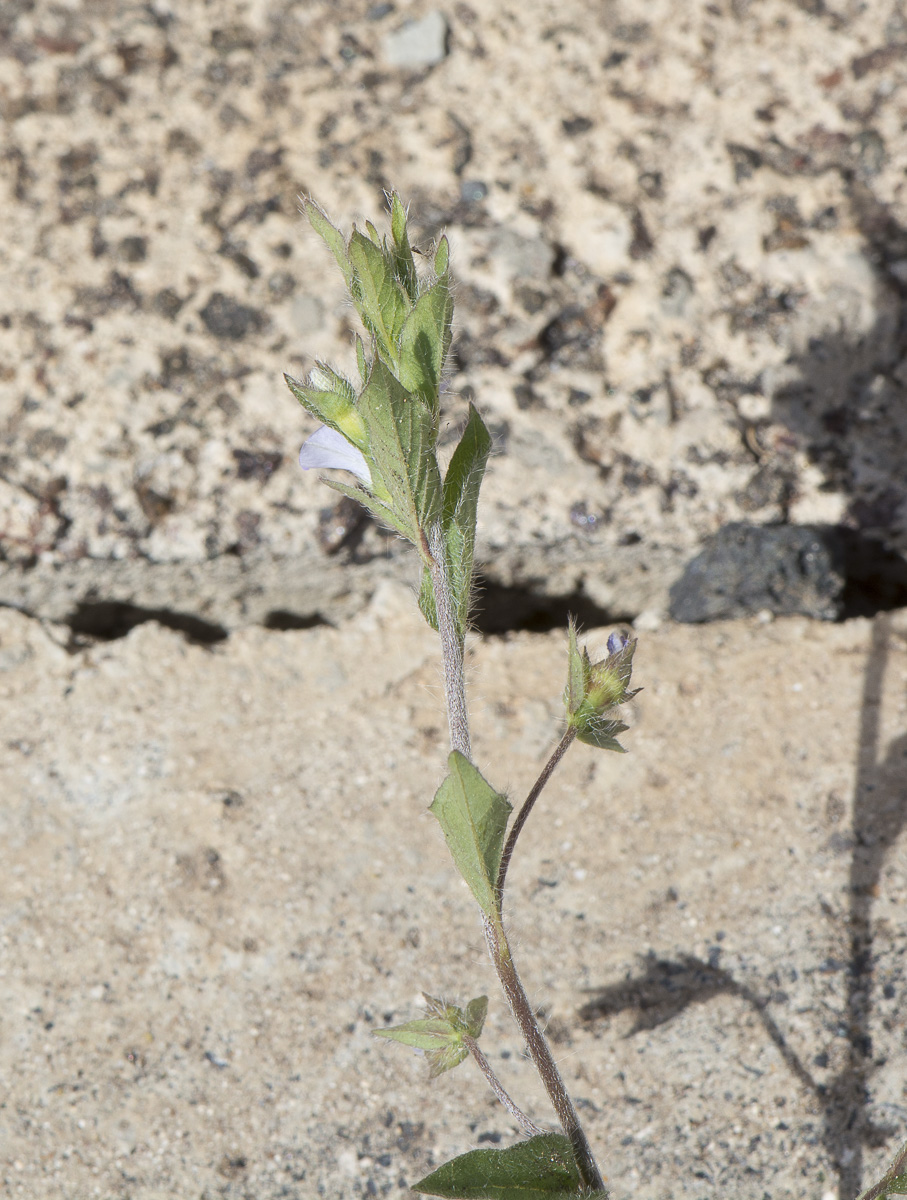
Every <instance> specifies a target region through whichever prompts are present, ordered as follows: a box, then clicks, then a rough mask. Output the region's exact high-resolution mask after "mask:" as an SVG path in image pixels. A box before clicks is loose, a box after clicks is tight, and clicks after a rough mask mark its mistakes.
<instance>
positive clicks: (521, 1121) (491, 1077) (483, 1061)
mask: <svg viewBox="0 0 907 1200" xmlns="http://www.w3.org/2000/svg"><path fill="white" fill-rule="evenodd" d="M463 1045H464V1046H465V1047H466V1049H467V1050H468V1051H469V1053H470V1054H471V1055H472V1057H473V1058H474V1059H475V1060H476V1062H477V1063H478V1065H479V1069H480V1070H481V1072H482V1074H483V1075H484V1076H485V1078H486V1079H487V1080H488V1086H489V1087H490V1088H491V1090H492V1091H493V1092H494V1094H495V1095H496V1096H497V1098H498V1099H499V1100H500V1102H501V1103H502V1104H503V1105H504V1107H505V1108H506V1109H507V1111H508V1112H509V1113H510V1115H511V1116H512V1117H513V1119H514V1120H515V1121H516V1122H517V1124H518V1125H519V1126H520V1128H521V1129H522V1130H523V1131H524V1132H525V1133H528V1134H529V1136H530V1137H534V1136H535V1135H536V1134H538V1133H544V1132H545V1130H544V1129H542V1128H541V1126H539V1125H536V1124H535V1122H534V1121H530V1120H529V1118H528V1117H527V1116H526V1114H525V1113H524V1112H523V1110H522V1109H521V1108H520V1107H519V1106H518V1105H517V1104H515V1103H514V1101H513V1099H512V1098H511V1096H510V1094H509V1093H508V1092H507V1091H506V1089H505V1088H504V1085H503V1084H502V1083H501V1081H500V1079H498V1077H497V1075H495V1073H494V1069H493V1068H492V1065H491V1063H490V1062H489V1061H488V1059H487V1058H486V1057H485V1055H484V1054H483V1053H482V1051H481V1049H480V1048H479V1043H478V1042H477V1041H476V1040H475V1038H471V1037H469V1036H467V1035H465V1034H464V1036H463Z"/></svg>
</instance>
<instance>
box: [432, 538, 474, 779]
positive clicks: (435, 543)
mask: <svg viewBox="0 0 907 1200" xmlns="http://www.w3.org/2000/svg"><path fill="white" fill-rule="evenodd" d="M428 548H429V550H430V551H431V557H432V565H431V581H432V585H433V587H434V593H435V609H436V611H437V614H438V634H439V635H440V638H441V657H442V660H443V662H444V695H445V698H446V700H447V723H448V725H449V727H450V748H451V750H459V752H460V753H461V754H462V755H464V756H465V757H466V758H468V759H472V749H471V747H470V744H469V714H468V713H467V711H466V675H465V672H464V670H463V637H462V636H461V634H460V630H459V628H458V626H457V620H456V617H455V615H454V606H453V597H452V596H451V592H450V580H449V578H448V573H447V554H446V552H445V547H444V532H443V530H442V528H441V525H440V523H439V524H437V525H434V526H432V528H431V530H430V531H429V535H428Z"/></svg>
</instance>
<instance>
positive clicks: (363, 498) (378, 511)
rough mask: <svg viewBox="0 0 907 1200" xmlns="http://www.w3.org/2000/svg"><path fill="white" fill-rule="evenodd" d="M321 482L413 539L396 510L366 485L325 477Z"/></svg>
mask: <svg viewBox="0 0 907 1200" xmlns="http://www.w3.org/2000/svg"><path fill="white" fill-rule="evenodd" d="M321 482H322V483H326V484H327V485H328V487H329V488H333V489H334V491H335V492H340V493H342V494H343V495H344V496H349V497H350V499H351V500H358V501H359V503H360V504H361V505H362V507H363V508H367V509H368V511H369V512H370V513H371V514H372V516H373V517H375V518H377V520H379V521H380V522H381V523H382V525H386V526H387V527H388V529H395V530H396V531H397V533H399V534H400V535H401V537H405V538H406V539H407V540H408V541H412V538H411V536H410V531H409V528H408V527H407V526H404V525H403V523H402V522H401V521H399V520H398V519H397V515H396V513H395V512H394V510H393V509H392V508H390V507H389V506H388V505H386V504H384V503H383V501H381V500H379V499H378V497H377V496H373V495H372V494H371V492H367V491H366V490H365V488H364V487H357V486H356V485H355V484H352V485H351V484H348V483H340V482H339V480H337V479H327V478H324V479H322V481H321ZM372 482H374V480H373V481H372Z"/></svg>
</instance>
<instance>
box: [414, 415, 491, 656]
mask: <svg viewBox="0 0 907 1200" xmlns="http://www.w3.org/2000/svg"><path fill="white" fill-rule="evenodd" d="M490 453H491V434H490V433H489V432H488V430H487V428H486V427H485V422H484V421H483V420H482V418H481V417H480V416H479V414H478V411H477V410H476V408H475V407H474V406H473V405H472V404H470V406H469V420H468V421H467V422H466V428H465V429H464V430H463V436H462V437H461V438H460V441H459V442H458V443H457V448H456V450H454V452H453V457H452V458H451V460H450V463H449V464H448V467H447V472H446V474H445V476H444V509H443V517H442V520H443V525H444V535H445V547H446V551H447V568H448V575H449V578H450V585H451V590H452V592H453V595H454V598H455V601H456V606H457V614H456V615H457V626H458V628H459V630H460V633H461V635H462V634H465V632H466V626H467V624H468V621H469V602H470V599H471V594H472V571H473V565H474V559H475V544H476V518H477V514H478V505H479V490H480V489H481V487H482V479H483V477H484V475H485V467H486V465H487V463H488V455H489V454H490ZM424 611H425V610H424V609H423V612H424ZM429 624H431V622H430V621H429Z"/></svg>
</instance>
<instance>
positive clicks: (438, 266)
mask: <svg viewBox="0 0 907 1200" xmlns="http://www.w3.org/2000/svg"><path fill="white" fill-rule="evenodd" d="M449 266H450V242H448V240H447V238H446V237H442V238H441V240H440V242H438V245H437V246H436V247H435V274H436V275H438V276H441V275H446V274H447V269H448V267H449Z"/></svg>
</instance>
